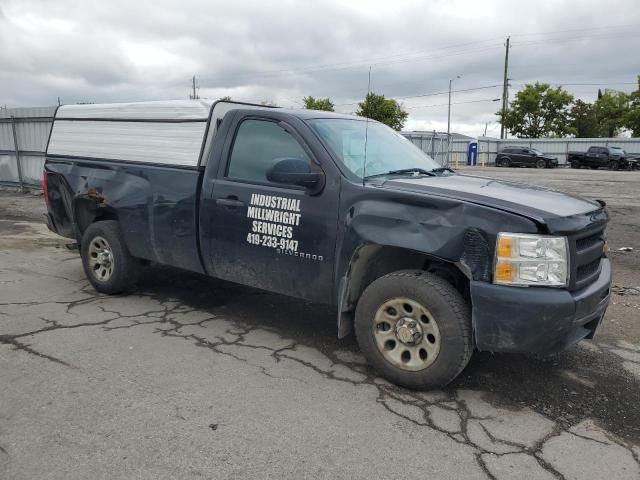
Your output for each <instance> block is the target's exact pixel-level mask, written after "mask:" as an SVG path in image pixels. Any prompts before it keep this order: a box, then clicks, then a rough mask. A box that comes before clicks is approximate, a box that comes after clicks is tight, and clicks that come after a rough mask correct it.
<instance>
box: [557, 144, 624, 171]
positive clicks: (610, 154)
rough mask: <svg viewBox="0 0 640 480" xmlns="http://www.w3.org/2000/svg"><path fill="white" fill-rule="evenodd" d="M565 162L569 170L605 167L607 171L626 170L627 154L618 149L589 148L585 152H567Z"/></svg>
mask: <svg viewBox="0 0 640 480" xmlns="http://www.w3.org/2000/svg"><path fill="white" fill-rule="evenodd" d="M567 162H568V163H569V164H571V168H582V167H590V168H593V169H597V168H600V167H606V168H608V169H609V170H618V169H620V168H627V167H628V162H627V154H626V153H625V151H624V150H623V149H621V148H619V147H589V150H587V152H586V153H585V152H568V153H567Z"/></svg>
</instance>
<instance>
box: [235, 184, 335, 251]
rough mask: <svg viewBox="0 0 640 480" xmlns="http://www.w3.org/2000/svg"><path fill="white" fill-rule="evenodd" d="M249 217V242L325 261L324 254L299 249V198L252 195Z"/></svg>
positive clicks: (248, 208)
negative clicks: (296, 235)
mask: <svg viewBox="0 0 640 480" xmlns="http://www.w3.org/2000/svg"><path fill="white" fill-rule="evenodd" d="M247 218H250V219H251V231H250V232H249V233H248V234H247V242H248V243H250V244H252V245H259V246H262V247H269V248H273V249H275V250H276V253H281V254H285V255H293V256H295V257H300V258H304V259H307V260H316V261H320V262H321V261H322V260H323V258H322V255H315V254H311V253H302V252H300V251H299V249H298V240H296V239H295V231H296V227H298V226H300V221H301V220H302V212H301V210H300V200H299V199H297V198H287V197H278V196H275V195H262V194H259V193H252V194H251V202H250V203H249V206H248V207H247Z"/></svg>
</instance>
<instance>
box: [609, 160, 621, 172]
mask: <svg viewBox="0 0 640 480" xmlns="http://www.w3.org/2000/svg"><path fill="white" fill-rule="evenodd" d="M608 167H609V170H618V168H620V165H619V164H618V162H617V161H616V160H611V161H610V162H609V165H608Z"/></svg>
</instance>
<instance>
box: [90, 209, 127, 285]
mask: <svg viewBox="0 0 640 480" xmlns="http://www.w3.org/2000/svg"><path fill="white" fill-rule="evenodd" d="M80 253H81V256H82V265H83V267H84V271H85V273H86V275H87V278H88V279H89V281H90V282H91V285H93V287H94V288H95V289H96V290H97V291H99V292H102V293H108V294H114V293H120V292H122V291H124V290H126V289H127V288H129V287H130V286H131V285H133V284H134V283H135V280H136V277H137V272H138V268H137V267H138V264H137V261H136V259H135V258H134V257H132V256H131V254H130V253H129V250H127V247H126V245H125V243H124V239H123V238H122V233H121V232H120V228H119V227H118V222H116V221H113V220H105V221H102V222H96V223H93V224H91V225H89V227H88V228H87V230H86V231H85V232H84V235H83V236H82V243H81V248H80Z"/></svg>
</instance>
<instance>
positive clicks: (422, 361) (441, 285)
mask: <svg viewBox="0 0 640 480" xmlns="http://www.w3.org/2000/svg"><path fill="white" fill-rule="evenodd" d="M355 331H356V337H357V339H358V344H359V345H360V349H361V350H362V352H363V353H364V355H365V357H366V358H367V360H368V361H369V363H370V364H371V365H372V366H373V367H374V368H375V369H376V370H377V371H378V372H379V373H380V374H381V375H382V376H383V377H384V378H386V379H387V380H389V381H391V382H393V383H396V384H398V385H401V386H404V387H407V388H415V389H435V388H442V387H444V386H445V385H447V384H448V383H449V382H451V381H452V380H453V379H454V378H456V377H457V376H458V374H459V373H460V372H461V371H462V370H463V369H464V367H465V366H466V365H467V363H468V362H469V359H470V358H471V353H472V350H473V341H472V337H471V313H470V310H469V306H468V305H467V303H466V302H465V301H464V299H463V298H462V296H461V295H460V293H459V292H458V291H457V290H456V289H455V288H454V287H453V286H452V285H451V284H449V283H447V282H446V281H445V280H443V279H442V278H440V277H438V276H436V275H433V274H431V273H426V272H423V271H421V270H415V271H414V270H407V271H398V272H394V273H390V274H388V275H385V276H383V277H380V278H379V279H377V280H375V281H374V282H373V283H372V284H371V285H369V286H368V287H367V288H366V290H365V291H364V293H363V294H362V296H361V297H360V300H359V301H358V306H357V308H356V318H355Z"/></svg>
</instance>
